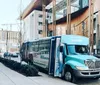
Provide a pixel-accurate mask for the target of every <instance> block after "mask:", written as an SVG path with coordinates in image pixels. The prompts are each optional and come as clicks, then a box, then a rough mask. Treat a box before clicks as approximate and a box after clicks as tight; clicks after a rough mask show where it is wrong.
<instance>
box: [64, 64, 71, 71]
mask: <svg viewBox="0 0 100 85" xmlns="http://www.w3.org/2000/svg"><path fill="white" fill-rule="evenodd" d="M66 70H72V67H71V66H70V65H65V68H64V72H65V71H66Z"/></svg>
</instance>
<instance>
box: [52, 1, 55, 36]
mask: <svg viewBox="0 0 100 85" xmlns="http://www.w3.org/2000/svg"><path fill="white" fill-rule="evenodd" d="M52 12H53V13H52V14H53V36H56V0H53V10H52Z"/></svg>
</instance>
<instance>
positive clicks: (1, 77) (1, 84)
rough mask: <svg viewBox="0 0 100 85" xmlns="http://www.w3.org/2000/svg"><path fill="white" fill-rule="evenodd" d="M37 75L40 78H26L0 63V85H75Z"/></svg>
mask: <svg viewBox="0 0 100 85" xmlns="http://www.w3.org/2000/svg"><path fill="white" fill-rule="evenodd" d="M39 74H40V75H41V76H38V77H26V76H23V75H21V74H19V73H17V72H15V71H13V70H11V69H9V68H7V67H5V66H4V65H3V64H1V63H0V85H55V84H57V85H75V84H72V83H69V82H66V81H63V80H61V79H59V78H52V77H50V76H48V75H46V74H43V73H39Z"/></svg>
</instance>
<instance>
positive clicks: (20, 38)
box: [19, 0, 22, 47]
mask: <svg viewBox="0 0 100 85" xmlns="http://www.w3.org/2000/svg"><path fill="white" fill-rule="evenodd" d="M21 14H22V0H20V32H19V43H20V47H21V43H22V33H21V29H22V22H21V20H22V16H21Z"/></svg>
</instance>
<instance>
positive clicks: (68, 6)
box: [66, 0, 71, 34]
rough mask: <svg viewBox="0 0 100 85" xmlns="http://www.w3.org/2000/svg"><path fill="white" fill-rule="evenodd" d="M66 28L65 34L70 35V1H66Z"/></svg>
mask: <svg viewBox="0 0 100 85" xmlns="http://www.w3.org/2000/svg"><path fill="white" fill-rule="evenodd" d="M66 2H67V9H66V10H67V17H66V18H67V22H66V23H67V28H66V33H67V34H71V0H67V1H66Z"/></svg>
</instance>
